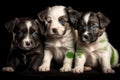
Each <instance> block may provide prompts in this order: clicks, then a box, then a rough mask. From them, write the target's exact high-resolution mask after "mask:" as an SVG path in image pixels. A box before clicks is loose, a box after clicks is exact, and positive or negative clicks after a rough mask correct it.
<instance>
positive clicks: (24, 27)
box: [2, 17, 44, 72]
mask: <svg viewBox="0 0 120 80" xmlns="http://www.w3.org/2000/svg"><path fill="white" fill-rule="evenodd" d="M40 27H42V25H40V23H38V21H37V20H33V19H30V18H27V17H26V18H15V19H14V20H11V21H10V22H8V23H6V28H7V30H8V31H9V33H10V34H11V35H12V39H11V47H10V54H9V56H8V62H7V67H3V69H2V70H3V71H7V72H14V71H21V70H25V71H26V70H33V71H38V66H40V64H41V61H42V58H43V56H44V55H43V44H42V43H43V42H42V31H41V30H40Z"/></svg>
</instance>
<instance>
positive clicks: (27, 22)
mask: <svg viewBox="0 0 120 80" xmlns="http://www.w3.org/2000/svg"><path fill="white" fill-rule="evenodd" d="M26 26H27V30H28V32H27V35H26V37H25V38H24V39H23V47H27V45H26V42H30V36H29V31H30V27H31V26H32V23H31V21H26Z"/></svg>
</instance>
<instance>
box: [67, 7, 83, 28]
mask: <svg viewBox="0 0 120 80" xmlns="http://www.w3.org/2000/svg"><path fill="white" fill-rule="evenodd" d="M66 11H67V13H68V16H69V20H70V22H71V23H72V25H73V27H74V28H77V25H76V24H77V22H78V19H79V18H80V17H81V16H82V13H81V12H78V11H77V10H74V9H72V8H71V7H68V8H66Z"/></svg>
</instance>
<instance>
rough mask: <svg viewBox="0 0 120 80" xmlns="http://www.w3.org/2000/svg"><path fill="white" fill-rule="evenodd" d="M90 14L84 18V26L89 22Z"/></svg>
mask: <svg viewBox="0 0 120 80" xmlns="http://www.w3.org/2000/svg"><path fill="white" fill-rule="evenodd" d="M90 14H91V13H90V12H89V13H87V14H86V15H85V16H84V21H85V23H86V24H87V23H88V21H89V17H90Z"/></svg>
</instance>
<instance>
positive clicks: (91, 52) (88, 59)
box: [73, 32, 119, 73]
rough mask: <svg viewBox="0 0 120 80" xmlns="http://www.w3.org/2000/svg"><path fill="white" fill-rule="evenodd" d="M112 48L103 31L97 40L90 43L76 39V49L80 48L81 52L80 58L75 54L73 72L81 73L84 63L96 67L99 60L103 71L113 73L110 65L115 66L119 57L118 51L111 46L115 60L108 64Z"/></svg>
mask: <svg viewBox="0 0 120 80" xmlns="http://www.w3.org/2000/svg"><path fill="white" fill-rule="evenodd" d="M101 40H104V42H101ZM112 48H113V46H112V45H111V44H110V43H109V41H108V40H107V36H106V33H105V32H104V33H103V34H102V35H101V36H100V37H99V38H98V40H97V41H95V42H93V43H90V44H83V43H81V42H80V41H79V39H78V43H77V49H82V51H83V54H82V56H81V58H80V57H78V56H77V55H76V57H75V68H74V69H73V72H75V73H82V72H84V70H83V67H84V66H85V65H86V66H91V67H96V66H97V65H98V61H99V63H100V65H101V67H102V70H103V72H104V73H114V70H113V69H112V67H115V66H116V65H117V64H118V59H119V58H118V52H117V51H116V49H115V48H113V50H114V52H115V61H114V63H113V64H112V65H111V64H110V59H111V55H112ZM76 54H77V53H76Z"/></svg>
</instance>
